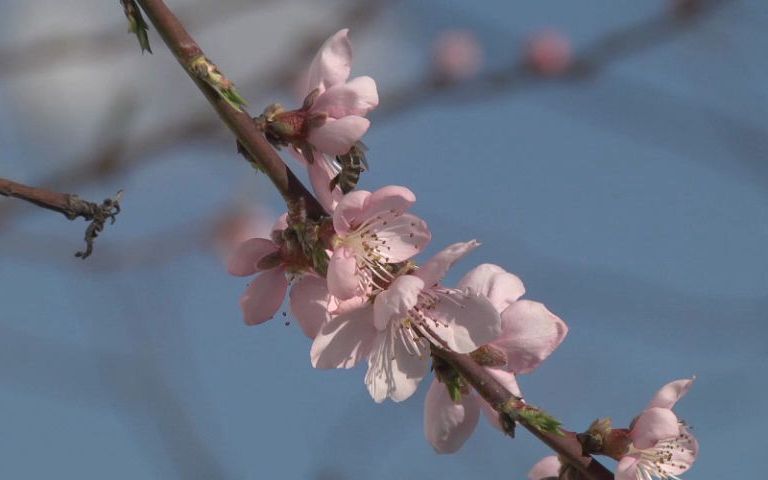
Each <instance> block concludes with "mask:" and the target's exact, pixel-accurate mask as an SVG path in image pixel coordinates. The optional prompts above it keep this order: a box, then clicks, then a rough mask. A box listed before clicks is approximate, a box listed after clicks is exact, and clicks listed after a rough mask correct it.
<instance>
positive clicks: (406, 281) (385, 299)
mask: <svg viewBox="0 0 768 480" xmlns="http://www.w3.org/2000/svg"><path fill="white" fill-rule="evenodd" d="M423 289H424V282H423V281H422V280H421V279H420V278H418V277H414V276H413V275H402V276H400V277H397V278H396V279H395V281H394V282H392V284H391V285H390V286H389V288H387V289H386V290H385V291H383V292H381V293H380V294H378V295H377V296H376V300H374V303H373V312H374V313H373V323H374V325H376V328H377V329H378V330H384V329H386V328H387V326H388V325H389V324H390V322H392V321H399V320H400V319H401V318H403V317H405V316H406V315H407V314H408V311H409V310H410V309H412V308H413V307H415V306H416V304H417V303H418V302H419V294H420V293H421V291H422V290H423Z"/></svg>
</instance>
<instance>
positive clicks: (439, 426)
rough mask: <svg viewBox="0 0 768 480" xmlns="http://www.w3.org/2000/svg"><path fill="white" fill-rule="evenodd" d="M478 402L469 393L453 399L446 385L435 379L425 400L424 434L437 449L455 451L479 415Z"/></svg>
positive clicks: (470, 433) (465, 438)
mask: <svg viewBox="0 0 768 480" xmlns="http://www.w3.org/2000/svg"><path fill="white" fill-rule="evenodd" d="M478 402H479V401H478V399H477V397H476V396H475V395H473V394H469V395H462V396H461V402H460V403H454V402H453V400H451V396H450V395H448V389H446V388H445V385H443V384H442V383H440V382H438V381H437V380H433V381H432V385H430V387H429V391H428V392H427V398H426V399H425V400H424V435H425V436H426V437H427V441H429V443H430V444H431V445H432V448H434V449H435V451H436V452H437V453H454V452H456V451H457V450H458V449H459V448H461V446H462V445H464V442H465V441H467V439H468V438H469V436H470V435H472V432H473V431H474V430H475V427H476V426H477V421H478V420H479V419H480V406H479V404H478Z"/></svg>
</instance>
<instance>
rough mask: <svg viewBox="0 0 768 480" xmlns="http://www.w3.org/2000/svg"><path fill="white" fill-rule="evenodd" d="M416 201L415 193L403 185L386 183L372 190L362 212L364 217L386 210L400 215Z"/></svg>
mask: <svg viewBox="0 0 768 480" xmlns="http://www.w3.org/2000/svg"><path fill="white" fill-rule="evenodd" d="M415 202H416V195H414V194H413V192H412V191H410V190H409V189H407V188H405V187H401V186H398V185H388V186H386V187H382V188H380V189H378V190H376V191H375V192H373V193H372V194H371V196H370V198H368V201H367V202H366V204H365V209H364V211H363V213H362V215H363V216H365V217H366V218H372V217H375V216H376V215H380V214H383V213H385V212H388V213H390V214H396V215H400V214H402V213H405V211H406V210H408V209H409V208H411V206H412V205H413V204H414V203H415Z"/></svg>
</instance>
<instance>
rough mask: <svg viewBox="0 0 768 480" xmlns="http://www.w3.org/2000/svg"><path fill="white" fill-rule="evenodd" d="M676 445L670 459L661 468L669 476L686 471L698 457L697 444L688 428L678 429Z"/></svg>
mask: <svg viewBox="0 0 768 480" xmlns="http://www.w3.org/2000/svg"><path fill="white" fill-rule="evenodd" d="M677 443H678V445H679V446H678V448H674V449H673V450H672V458H671V459H670V461H669V462H665V463H664V465H663V466H662V467H661V468H662V469H663V470H664V471H665V472H666V473H667V475H669V476H672V475H675V476H678V475H680V474H682V473H684V472H686V471H688V470H689V469H690V468H691V467H692V466H693V463H694V462H695V461H696V457H698V455H699V442H698V440H696V437H694V436H693V434H692V433H691V432H690V430H688V428H686V427H684V426H681V427H680V435H679V436H678V439H677Z"/></svg>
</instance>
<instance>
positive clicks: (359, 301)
mask: <svg viewBox="0 0 768 480" xmlns="http://www.w3.org/2000/svg"><path fill="white" fill-rule="evenodd" d="M334 300H335V302H332V304H331V306H329V308H328V312H329V313H330V314H331V315H334V316H335V315H341V314H342V313H347V312H350V311H352V310H357V309H358V308H360V307H362V306H363V305H365V304H366V303H368V297H367V296H365V295H361V296H359V297H352V298H349V299H347V300H341V301H340V300H339V299H338V298H334Z"/></svg>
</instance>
